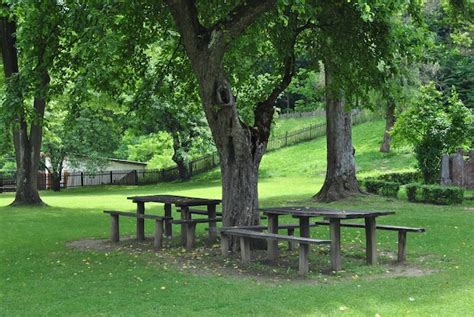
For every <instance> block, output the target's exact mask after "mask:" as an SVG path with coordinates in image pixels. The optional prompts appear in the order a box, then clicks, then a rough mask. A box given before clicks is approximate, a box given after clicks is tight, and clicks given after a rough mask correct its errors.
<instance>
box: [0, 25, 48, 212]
mask: <svg viewBox="0 0 474 317" xmlns="http://www.w3.org/2000/svg"><path fill="white" fill-rule="evenodd" d="M1 32H2V34H1V42H2V43H1V44H2V45H1V46H2V58H3V65H4V72H5V78H7V80H8V83H7V89H8V90H9V91H10V93H13V94H15V97H17V98H16V102H17V103H18V104H17V105H15V107H16V108H17V110H16V111H17V112H18V113H17V116H16V118H15V121H16V122H15V123H13V128H12V129H13V142H14V147H15V158H16V166H17V172H16V195H15V200H14V202H13V203H12V205H23V204H28V205H40V204H42V203H43V202H42V201H41V198H40V196H39V193H38V164H39V156H40V146H41V134H40V135H37V133H38V129H39V130H40V131H42V119H43V115H44V104H43V103H42V102H41V100H40V101H39V102H38V100H37V99H36V98H35V101H34V104H35V110H41V109H42V111H40V113H38V118H37V119H38V120H37V122H36V123H34V124H32V126H31V135H32V136H33V137H32V138H30V137H29V136H28V124H27V122H26V118H25V114H24V112H23V111H22V110H18V109H22V108H23V107H22V103H23V97H22V95H21V92H20V89H19V87H13V86H14V85H15V83H16V84H18V82H19V79H18V76H19V67H18V53H17V49H16V39H15V33H16V23H15V21H9V20H8V17H2V18H1Z"/></svg>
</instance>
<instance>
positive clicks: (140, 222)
mask: <svg viewBox="0 0 474 317" xmlns="http://www.w3.org/2000/svg"><path fill="white" fill-rule="evenodd" d="M143 214H145V203H144V202H140V201H138V202H137V215H143ZM137 240H138V241H144V240H145V219H143V218H138V217H137Z"/></svg>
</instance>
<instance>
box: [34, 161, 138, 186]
mask: <svg viewBox="0 0 474 317" xmlns="http://www.w3.org/2000/svg"><path fill="white" fill-rule="evenodd" d="M45 161H46V162H45V163H46V166H48V167H49V166H51V163H50V161H49V159H48V158H46V160H45ZM63 165H64V167H63V172H62V180H61V187H63V188H71V187H82V186H93V185H106V184H125V185H126V184H129V185H131V184H136V183H137V182H138V178H139V177H143V175H144V173H145V169H146V166H147V164H146V163H143V162H136V161H129V160H120V159H108V163H107V164H106V165H105V167H103V168H102V169H101V170H100V171H96V172H86V171H84V170H85V168H84V167H81V166H79V167H72V166H71V164H70V163H69V161H68V160H67V159H66V160H65V161H64V163H63ZM84 166H85V164H84ZM40 177H41V176H40ZM44 178H45V187H44V188H45V189H48V188H51V187H52V180H51V177H50V175H49V173H48V171H47V170H46V171H45V173H44Z"/></svg>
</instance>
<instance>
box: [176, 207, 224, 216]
mask: <svg viewBox="0 0 474 317" xmlns="http://www.w3.org/2000/svg"><path fill="white" fill-rule="evenodd" d="M176 211H177V212H181V209H177V210H176ZM188 212H189V213H190V214H196V215H206V216H207V215H208V213H207V210H201V209H191V208H190V209H189V211H188ZM216 216H219V217H222V212H216Z"/></svg>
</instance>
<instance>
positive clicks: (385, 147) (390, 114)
mask: <svg viewBox="0 0 474 317" xmlns="http://www.w3.org/2000/svg"><path fill="white" fill-rule="evenodd" d="M394 124H395V102H394V101H393V99H392V98H389V99H388V101H387V113H386V117H385V131H384V134H383V141H382V145H381V146H380V152H383V153H388V152H390V142H391V141H392V136H391V135H390V130H391V129H392V128H393V125H394Z"/></svg>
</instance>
